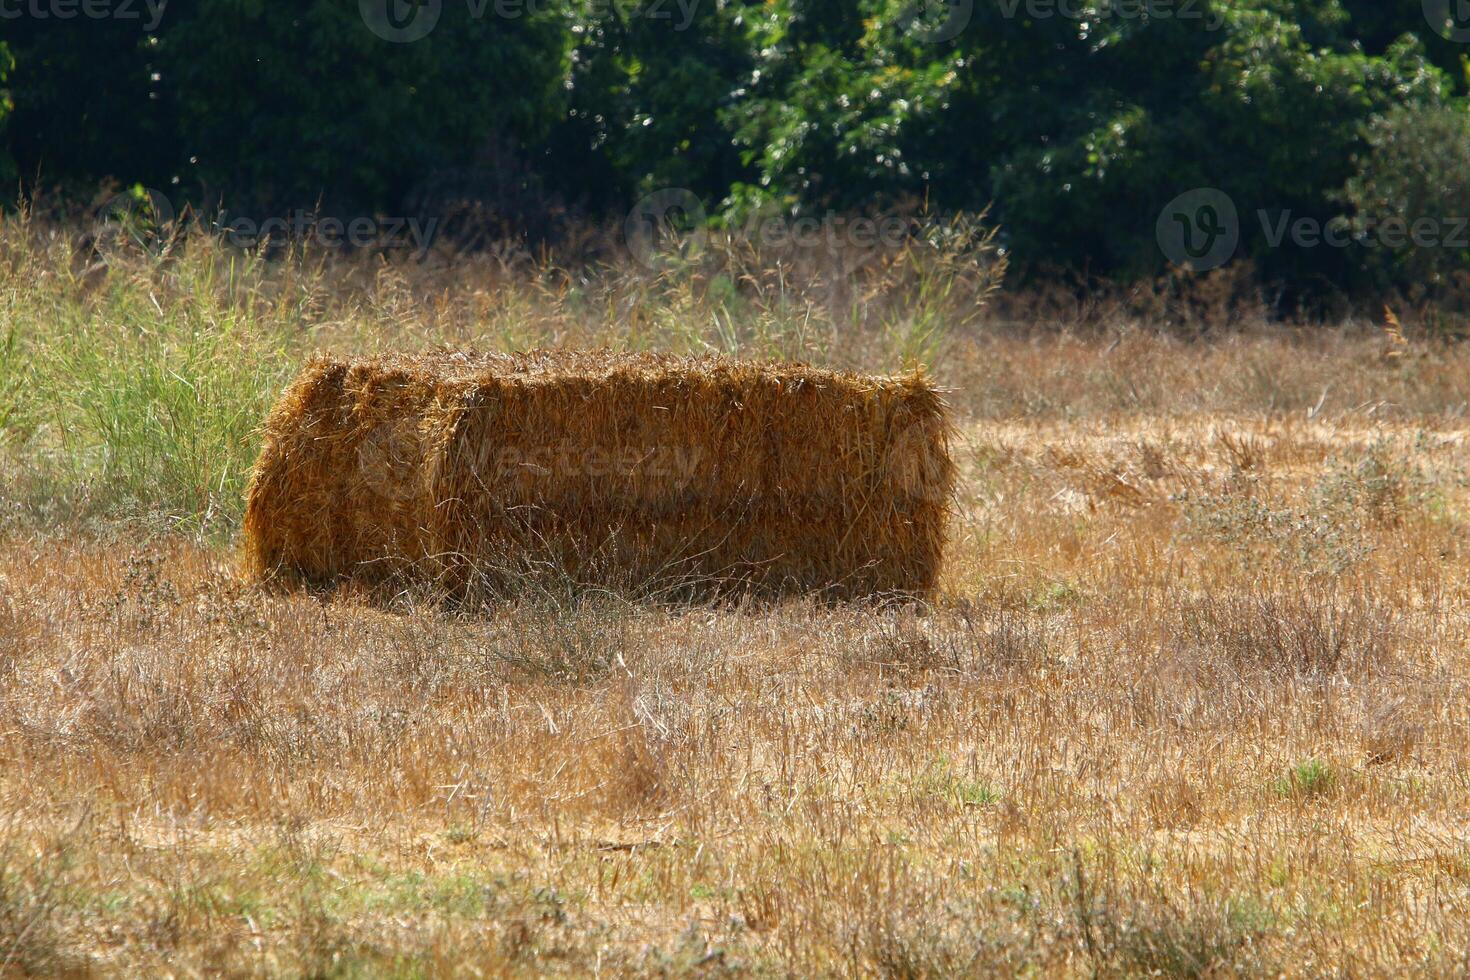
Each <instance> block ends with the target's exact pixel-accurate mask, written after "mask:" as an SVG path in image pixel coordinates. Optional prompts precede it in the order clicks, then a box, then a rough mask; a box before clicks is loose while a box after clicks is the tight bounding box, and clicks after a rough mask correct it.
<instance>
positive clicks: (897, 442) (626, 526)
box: [244, 351, 954, 598]
mask: <svg viewBox="0 0 1470 980" xmlns="http://www.w3.org/2000/svg"><path fill="white" fill-rule="evenodd" d="M949 435H950V423H949V420H948V416H947V411H946V408H945V405H944V402H943V400H942V399H941V397H940V395H939V393H938V391H937V390H936V389H935V388H934V386H933V385H932V384H930V383H929V382H928V381H927V380H926V379H925V378H924V377H923V376H921V375H918V374H915V375H911V376H907V377H901V378H878V377H865V376H859V375H853V374H844V373H839V372H834V371H828V370H822V369H817V368H811V367H807V366H804V365H799V364H764V363H750V362H742V361H734V360H727V359H723V358H716V357H704V358H682V357H674V356H670V355H657V354H613V353H609V352H579V351H550V352H547V351H538V352H533V353H529V354H514V355H506V354H488V353H477V352H435V353H430V354H420V355H401V354H394V355H386V356H381V357H376V358H369V359H362V360H354V361H342V360H334V359H331V358H328V357H324V356H318V357H316V358H314V359H313V360H312V361H311V363H310V364H308V365H307V367H306V368H305V370H304V371H303V372H302V374H301V376H300V377H299V378H298V379H297V380H296V381H295V382H294V383H293V384H292V385H291V387H290V388H289V389H288V390H287V391H286V393H285V394H284V395H283V396H282V398H281V400H280V402H279V403H278V404H277V405H276V407H275V408H274V410H273V411H272V412H271V414H270V417H269V418H268V420H267V421H266V425H265V439H264V445H263V447H262V449H261V454H260V458H259V460H258V461H257V462H256V466H255V470H254V473H253V475H252V478H251V481H250V487H249V490H248V492H247V506H246V515H245V529H244V549H245V564H246V569H247V572H248V573H249V574H251V575H252V576H253V577H256V578H258V579H265V578H271V577H276V576H281V575H284V576H287V577H291V578H299V579H304V580H307V581H314V582H325V581H330V580H333V579H336V578H339V577H343V576H350V577H352V578H354V579H356V580H361V581H365V582H369V583H382V582H386V581H393V582H398V581H411V582H416V583H419V584H421V585H425V586H429V587H430V588H436V589H440V590H442V591H443V592H444V593H445V594H447V595H453V596H467V595H470V594H477V593H484V594H488V595H493V594H497V593H505V592H510V591H515V590H516V589H517V588H518V587H519V586H523V585H524V584H525V582H526V581H527V579H528V577H529V578H532V579H547V580H551V579H556V580H560V581H563V582H571V583H578V584H581V585H597V586H611V587H614V588H618V589H623V590H633V591H638V592H644V593H661V592H678V593H689V594H703V595H708V594H740V593H755V594H765V595H772V594H785V593H792V592H815V593H819V594H822V595H826V596H830V597H832V598H847V597H859V596H873V595H883V594H922V593H925V592H927V591H929V590H931V589H932V588H933V587H934V584H935V580H936V577H937V575H938V572H939V566H940V561H941V558H942V554H943V549H944V543H945V522H946V519H947V516H948V513H949V507H950V501H951V493H952V490H953V485H954V466H953V464H952V462H951V460H950V457H949V448H948V443H949Z"/></svg>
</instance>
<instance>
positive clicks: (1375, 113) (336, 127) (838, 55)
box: [0, 0, 1470, 289]
mask: <svg viewBox="0 0 1470 980" xmlns="http://www.w3.org/2000/svg"><path fill="white" fill-rule="evenodd" d="M374 2H375V0H362V2H359V0H303V2H301V3H297V4H293V5H291V6H290V7H289V8H287V7H281V6H280V5H278V4H272V3H268V2H267V0H198V2H196V3H195V4H193V5H191V6H189V7H188V8H184V7H183V5H179V6H178V9H176V8H175V7H174V6H173V5H170V6H169V7H167V8H166V10H165V11H164V13H163V15H162V18H161V20H160V22H159V23H158V24H157V25H155V26H154V28H153V29H151V30H145V29H143V28H142V27H140V25H139V24H138V23H136V22H122V21H108V20H100V21H97V20H72V21H67V22H65V23H62V22H59V21H55V20H52V21H49V22H43V21H40V20H36V19H25V18H22V19H20V20H18V21H8V22H6V31H7V39H8V41H9V44H10V50H11V52H12V53H13V54H14V55H15V70H14V72H13V73H12V77H11V79H10V81H9V88H10V90H11V92H12V93H13V98H14V103H15V108H14V111H13V113H12V114H11V118H10V119H9V125H8V126H6V128H5V129H3V130H0V133H3V140H4V144H3V149H4V151H5V154H6V155H8V157H9V158H10V159H11V160H13V163H14V166H15V168H16V169H17V171H18V173H19V174H20V176H21V177H22V178H23V179H24V180H26V181H27V182H28V183H29V184H30V185H32V186H36V185H38V184H39V186H42V187H52V186H62V187H67V188H70V189H71V190H73V191H80V192H85V191H86V190H87V188H88V187H89V186H91V187H93V188H95V186H96V185H97V184H98V182H100V181H103V180H105V179H108V178H111V179H114V180H116V181H120V182H123V183H126V184H132V183H134V182H137V183H142V184H144V185H147V186H154V187H160V188H163V189H165V190H166V191H167V192H168V193H170V195H172V196H177V197H178V198H180V199H188V200H192V201H197V202H200V203H202V204H205V205H207V206H214V207H218V206H220V205H224V206H226V207H230V208H235V209H246V210H255V211H258V212H259V211H279V210H281V209H285V208H289V207H312V208H316V207H320V208H323V209H326V210H335V211H337V212H339V213H340V212H346V211H352V210H357V211H359V212H361V211H372V210H376V211H389V212H397V213H405V212H411V211H412V210H413V209H415V208H424V207H429V206H431V205H432V204H433V202H442V200H443V199H444V194H442V193H441V194H437V196H436V192H434V189H435V188H442V187H445V186H449V187H451V188H453V192H454V194H456V195H458V196H459V197H464V198H475V199H482V200H485V201H487V202H488V203H489V204H490V205H491V206H495V207H501V208H502V210H504V209H505V208H506V207H508V205H504V203H503V202H504V200H505V199H506V197H507V194H508V191H507V185H514V186H513V187H512V188H511V190H512V191H514V192H515V193H519V194H520V195H521V196H522V199H523V200H525V199H536V200H539V201H540V202H541V203H540V206H541V208H542V209H543V210H548V211H549V210H551V208H550V205H549V204H548V203H547V202H549V201H551V200H552V199H553V198H554V199H557V200H562V201H568V202H573V203H574V204H577V205H580V206H581V207H582V209H584V210H585V211H587V212H590V213H592V214H594V215H595V214H600V213H608V214H617V213H619V212H620V211H622V210H625V209H626V208H627V207H628V206H629V204H630V203H631V202H632V201H633V200H634V199H635V198H636V197H637V196H639V195H641V194H644V193H647V192H649V191H652V190H655V189H658V188H665V187H680V188H687V189H689V190H691V191H692V192H693V193H694V194H696V195H697V196H698V197H699V198H700V199H701V200H702V201H703V202H704V203H705V206H706V211H707V212H708V213H709V214H710V215H712V216H714V218H715V219H716V220H720V219H724V220H732V219H735V220H738V219H740V218H741V217H742V216H744V215H747V214H748V213H750V212H751V211H753V210H770V209H780V210H782V211H785V212H788V213H792V214H800V213H804V212H808V213H809V212H818V211H823V210H827V209H836V210H842V211H850V210H862V211H875V210H880V209H884V208H893V207H905V206H909V207H912V206H919V205H920V204H922V205H923V206H927V207H929V208H931V209H934V210H941V211H949V210H955V211H971V212H974V211H979V210H981V209H984V208H986V207H988V206H989V207H992V211H991V214H992V216H993V218H995V219H996V220H998V221H999V222H1000V224H1001V226H1002V237H1001V241H1002V242H1003V244H1004V245H1005V246H1006V247H1007V248H1008V250H1009V251H1010V253H1011V255H1012V257H1013V260H1014V263H1013V265H1014V267H1015V268H1017V269H1019V270H1021V271H1022V272H1023V273H1025V272H1026V271H1027V270H1030V271H1031V272H1033V273H1034V272H1036V271H1038V270H1044V269H1048V268H1053V267H1060V268H1070V269H1076V270H1087V271H1089V272H1094V273H1103V274H1109V275H1114V276H1119V277H1129V276H1140V275H1152V274H1154V273H1156V272H1157V271H1159V270H1160V268H1161V267H1162V265H1163V264H1164V257H1163V255H1162V254H1161V252H1160V250H1159V248H1158V247H1157V243H1156V242H1155V240H1154V237H1153V236H1154V227H1155V221H1156V219H1157V218H1158V215H1159V212H1160V209H1161V208H1162V206H1163V205H1164V204H1165V203H1166V202H1168V201H1169V200H1171V199H1172V198H1174V197H1175V196H1176V195H1178V194H1179V193H1181V192H1183V191H1187V190H1190V189H1192V188H1200V187H1214V188H1219V189H1220V190H1222V191H1224V192H1225V193H1226V194H1228V195H1229V196H1230V197H1231V199H1232V200H1233V201H1234V202H1235V203H1236V204H1237V206H1238V208H1239V211H1240V214H1241V229H1240V231H1241V242H1240V246H1239V249H1238V251H1237V256H1238V257H1240V258H1248V259H1250V260H1252V261H1253V262H1254V263H1255V265H1256V267H1257V268H1258V269H1259V270H1260V272H1261V274H1262V275H1263V276H1264V277H1265V278H1266V279H1268V280H1273V281H1280V282H1283V283H1286V284H1288V285H1290V286H1293V287H1298V288H1303V289H1310V288H1315V287H1313V286H1312V284H1319V285H1320V284H1322V283H1326V284H1328V288H1338V287H1344V286H1348V285H1350V284H1351V283H1353V282H1355V281H1357V279H1358V273H1359V272H1360V271H1361V267H1362V262H1363V261H1364V260H1363V258H1362V256H1361V254H1360V253H1359V251H1357V250H1353V249H1341V248H1337V249H1332V248H1302V247H1296V246H1293V245H1291V244H1290V243H1287V245H1281V244H1278V243H1274V242H1273V241H1272V240H1271V236H1270V235H1269V234H1267V233H1266V231H1267V226H1268V225H1269V224H1270V223H1271V222H1273V221H1275V220H1277V219H1279V217H1280V216H1282V215H1289V216H1290V217H1291V218H1292V219H1293V220H1294V219H1296V218H1310V219H1312V220H1314V221H1317V222H1321V223H1326V222H1329V221H1331V220H1332V219H1333V218H1334V217H1337V216H1338V215H1339V213H1340V212H1341V211H1342V210H1343V201H1344V198H1343V196H1342V195H1343V189H1344V188H1345V187H1346V188H1350V189H1351V190H1350V192H1349V195H1348V197H1349V198H1350V199H1351V202H1352V203H1353V205H1354V206H1358V207H1360V208H1361V206H1362V203H1363V202H1362V200H1361V196H1362V194H1364V193H1367V192H1366V191H1365V190H1364V188H1366V187H1368V186H1369V185H1372V186H1373V187H1374V188H1376V190H1375V191H1374V193H1380V194H1381V193H1387V192H1389V190H1390V189H1391V188H1392V187H1394V186H1397V185H1392V184H1391V182H1388V181H1386V179H1385V175H1384V171H1383V167H1384V166H1385V165H1387V164H1386V161H1388V160H1389V158H1390V157H1391V156H1392V153H1393V152H1396V151H1395V150H1394V141H1395V140H1397V139H1399V138H1400V135H1402V136H1404V138H1409V132H1408V130H1406V129H1405V127H1406V126H1407V125H1408V124H1407V123H1406V122H1405V120H1407V119H1438V120H1441V121H1444V124H1445V125H1451V124H1452V123H1453V122H1454V121H1455V120H1462V119H1463V118H1464V116H1465V112H1466V110H1465V106H1464V102H1463V97H1464V92H1465V89H1466V81H1467V77H1470V70H1467V67H1466V66H1467V64H1470V60H1467V53H1470V45H1465V44H1460V43H1456V42H1455V41H1454V40H1452V39H1449V38H1447V37H1445V36H1443V34H1442V33H1441V31H1440V30H1437V29H1436V25H1433V24H1431V23H1430V22H1429V19H1428V18H1426V16H1425V12H1424V11H1425V5H1424V4H1423V3H1422V2H1421V0H973V2H971V0H952V2H950V3H948V4H939V5H935V4H933V3H928V4H926V3H925V2H924V0H917V2H916V0H539V2H532V0H464V2H451V0H443V2H441V3H434V2H433V0H417V2H418V3H419V4H420V6H413V5H412V4H409V3H408V0H376V2H377V6H378V7H384V6H385V5H386V6H387V7H390V8H393V9H395V10H397V12H398V14H399V15H400V16H402V15H404V14H405V13H408V14H412V15H413V16H418V15H419V13H420V12H422V10H423V9H424V8H432V9H433V10H434V11H436V16H437V17H438V18H439V19H438V21H437V24H436V26H435V27H434V29H433V30H432V31H430V32H428V33H427V34H426V36H424V37H423V38H422V39H419V40H414V41H411V42H407V43H395V42H394V41H390V40H385V39H384V38H383V37H381V36H379V35H378V34H377V33H375V32H374V31H373V30H372V29H370V28H369V25H368V23H367V18H366V17H365V15H364V11H365V10H366V9H368V8H370V7H372V6H373V5H374ZM1438 26H1439V27H1443V25H1438ZM4 64H5V62H4V61H3V59H0V66H3V65H4ZM3 111H4V110H3V109H0V113H3ZM1383 118H1387V119H1390V120H1395V122H1393V123H1380V122H1376V121H1375V120H1379V119H1383ZM1385 127H1387V128H1385ZM1418 131H1419V130H1415V132H1418ZM1416 145H1422V141H1421V143H1420V144H1416ZM1426 152H1427V148H1426ZM4 159H5V155H0V161H3V160H4ZM1400 162H1403V161H1400ZM0 166H4V164H3V163H0ZM1360 167H1368V168H1374V167H1376V168H1378V169H1377V170H1373V171H1363V170H1360V169H1359V168H1360ZM1446 174H1447V176H1446V178H1445V179H1446V180H1451V181H1456V182H1458V183H1457V185H1456V186H1457V187H1463V186H1464V184H1465V182H1466V181H1467V179H1470V178H1467V177H1465V176H1464V171H1463V170H1462V171H1460V172H1459V173H1458V174H1457V173H1454V172H1452V171H1446ZM1355 181H1356V183H1354V182H1355ZM426 188H427V189H428V190H426ZM1403 192H1404V193H1409V191H1407V190H1404V191H1403ZM519 206H521V205H518V207H519ZM1375 206H1387V205H1375ZM1392 206H1394V207H1401V206H1402V202H1399V203H1398V204H1394V205H1392ZM1441 258H1443V257H1441ZM1409 265H1412V263H1409V264H1399V265H1397V266H1396V268H1397V269H1398V270H1399V271H1400V272H1402V271H1403V270H1404V269H1407V268H1408V267H1409Z"/></svg>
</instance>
